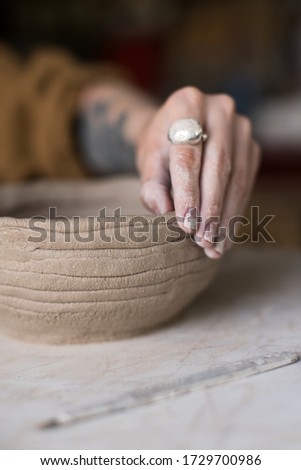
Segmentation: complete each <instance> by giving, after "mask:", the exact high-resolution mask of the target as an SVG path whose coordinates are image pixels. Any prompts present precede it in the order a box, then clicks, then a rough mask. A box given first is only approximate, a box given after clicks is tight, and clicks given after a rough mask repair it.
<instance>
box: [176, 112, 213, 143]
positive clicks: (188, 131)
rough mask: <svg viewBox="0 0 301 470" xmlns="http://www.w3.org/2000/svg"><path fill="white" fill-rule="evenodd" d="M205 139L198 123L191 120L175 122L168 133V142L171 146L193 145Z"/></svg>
mask: <svg viewBox="0 0 301 470" xmlns="http://www.w3.org/2000/svg"><path fill="white" fill-rule="evenodd" d="M207 138H208V136H207V134H205V133H204V131H203V129H202V127H201V126H200V124H199V123H198V121H197V120H196V119H192V118H188V119H179V120H178V121H175V122H174V123H173V124H172V126H171V127H170V128H169V131H168V140H169V141H170V142H171V143H172V144H184V145H185V144H190V145H195V144H198V143H199V142H201V141H203V142H205V140H207Z"/></svg>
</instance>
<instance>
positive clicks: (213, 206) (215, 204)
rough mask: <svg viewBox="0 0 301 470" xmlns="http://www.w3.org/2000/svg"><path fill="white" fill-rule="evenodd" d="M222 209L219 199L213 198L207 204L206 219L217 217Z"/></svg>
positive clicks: (212, 219)
mask: <svg viewBox="0 0 301 470" xmlns="http://www.w3.org/2000/svg"><path fill="white" fill-rule="evenodd" d="M221 209H222V204H221V201H219V200H218V199H213V200H212V201H211V202H210V203H209V206H208V211H207V213H206V221H207V222H208V221H210V220H211V221H212V222H213V221H214V218H215V217H219V215H220V213H221Z"/></svg>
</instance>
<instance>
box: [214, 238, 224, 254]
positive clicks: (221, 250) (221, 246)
mask: <svg viewBox="0 0 301 470" xmlns="http://www.w3.org/2000/svg"><path fill="white" fill-rule="evenodd" d="M215 250H216V251H217V252H218V253H220V254H221V255H223V254H224V252H225V250H226V240H223V241H220V242H219V241H217V242H216V243H215Z"/></svg>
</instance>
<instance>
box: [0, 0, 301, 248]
mask: <svg viewBox="0 0 301 470" xmlns="http://www.w3.org/2000/svg"><path fill="white" fill-rule="evenodd" d="M1 3H2V5H1V16H0V34H1V37H0V40H1V41H4V42H6V43H8V44H9V45H10V46H12V47H13V48H15V49H16V50H17V51H18V52H19V53H20V54H21V55H24V56H27V55H28V54H29V53H30V52H32V51H33V50H34V49H36V48H38V47H44V46H58V47H60V48H63V49H66V50H69V51H71V52H72V53H73V54H75V55H76V56H77V57H79V58H80V59H81V60H83V61H104V60H106V61H107V60H109V61H113V62H116V63H118V64H120V65H122V66H123V67H125V68H126V69H127V70H128V71H129V72H130V74H131V76H132V77H133V80H134V81H135V82H136V83H137V84H138V85H140V86H141V87H142V88H144V89H145V90H147V91H149V92H151V93H153V94H155V95H156V96H157V97H158V98H159V99H164V98H165V97H166V96H167V95H168V94H169V93H170V92H172V91H173V90H175V89H176V88H179V87H181V86H184V85H195V86H197V87H199V88H200V89H202V90H203V91H206V92H226V93H229V94H231V95H232V96H233V97H234V98H235V100H236V103H237V108H238V110H239V111H240V112H242V113H245V114H247V115H248V116H249V117H251V118H252V120H253V123H254V129H255V133H256V135H257V138H258V139H259V140H260V142H261V144H262V147H263V164H262V168H261V172H260V177H259V180H258V185H257V188H256V191H255V195H254V201H253V202H254V203H255V204H261V205H263V206H264V208H265V209H264V212H266V213H271V214H275V213H276V214H277V215H278V217H276V219H275V220H274V222H273V224H274V229H275V230H276V231H277V236H278V240H277V241H280V242H281V243H282V244H284V245H288V246H291V245H296V244H297V245H298V246H301V0H60V1H56V0H43V1H40V0H22V1H21V0H9V1H8V0H4V1H2V2H1Z"/></svg>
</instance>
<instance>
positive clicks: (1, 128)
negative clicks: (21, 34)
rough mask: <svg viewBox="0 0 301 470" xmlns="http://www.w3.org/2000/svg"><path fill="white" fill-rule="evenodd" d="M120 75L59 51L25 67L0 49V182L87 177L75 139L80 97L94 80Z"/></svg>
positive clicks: (34, 58) (40, 56)
mask: <svg viewBox="0 0 301 470" xmlns="http://www.w3.org/2000/svg"><path fill="white" fill-rule="evenodd" d="M120 76H122V73H121V72H120V71H119V70H118V69H116V70H114V69H113V68H112V67H110V66H99V67H98V66H84V65H81V64H79V63H78V62H76V61H75V60H74V59H73V58H72V57H70V56H68V55H67V54H64V53H62V52H58V51H41V52H39V53H37V54H35V55H34V56H32V57H31V59H30V60H29V61H28V62H26V63H21V62H20V61H19V59H18V58H17V57H15V56H14V55H13V54H12V53H11V52H10V51H8V50H7V49H6V48H4V47H1V46H0V182H4V181H17V180H21V179H25V178H31V177H49V178H79V177H83V176H85V174H86V171H85V169H84V168H83V167H82V166H81V160H80V156H79V155H78V154H77V150H76V146H75V143H74V138H73V135H72V133H73V129H72V124H73V120H74V115H75V107H76V104H77V99H78V94H79V92H80V90H81V89H82V88H83V87H84V86H85V85H87V84H88V83H90V82H94V83H95V82H97V81H104V80H106V79H110V80H111V79H116V80H118V79H120Z"/></svg>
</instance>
